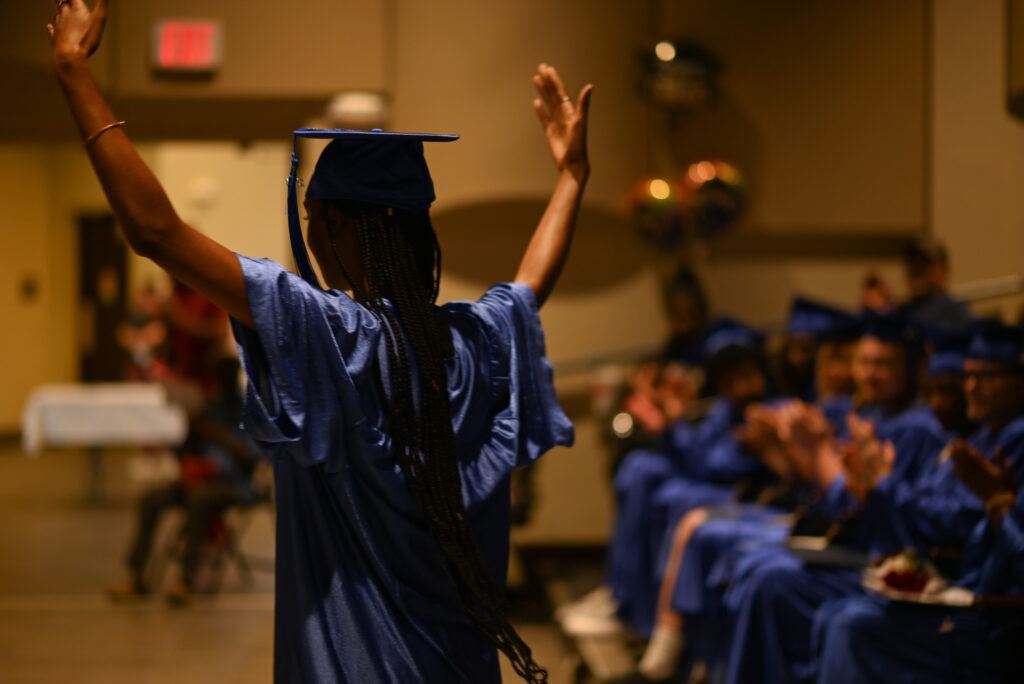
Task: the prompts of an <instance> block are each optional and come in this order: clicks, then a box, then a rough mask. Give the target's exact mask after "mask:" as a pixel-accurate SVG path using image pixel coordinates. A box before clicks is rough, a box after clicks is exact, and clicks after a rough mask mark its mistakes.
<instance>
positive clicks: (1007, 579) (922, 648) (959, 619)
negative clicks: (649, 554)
mask: <svg viewBox="0 0 1024 684" xmlns="http://www.w3.org/2000/svg"><path fill="white" fill-rule="evenodd" d="M975 331H976V333H977V334H976V335H975V336H974V339H973V340H972V343H971V347H970V348H969V350H968V352H967V356H968V358H967V361H966V362H965V363H964V370H965V377H966V388H965V389H966V396H967V400H968V413H969V414H970V416H971V417H972V418H973V419H974V420H976V421H978V422H981V423H982V427H981V428H980V429H979V430H978V432H977V433H976V434H975V435H973V436H972V437H971V439H969V440H968V442H967V443H966V444H963V443H959V444H956V445H955V446H954V447H953V448H951V449H950V450H949V453H950V458H949V459H948V460H947V461H946V462H944V463H943V464H942V467H941V469H940V471H939V472H940V473H941V476H942V477H941V478H937V479H941V480H944V482H943V483H942V484H944V485H945V487H946V491H945V501H944V502H943V503H944V504H945V507H946V512H947V515H951V514H953V510H952V509H953V508H954V507H956V508H960V509H966V510H969V511H971V512H972V513H974V515H972V516H971V518H972V519H974V520H976V522H975V525H974V527H973V529H970V530H969V531H968V533H967V534H966V535H964V537H963V538H962V539H961V540H960V541H961V542H963V541H964V539H966V544H965V546H966V548H965V550H964V554H963V559H962V563H961V567H960V577H959V579H958V580H957V581H956V584H957V585H958V586H961V587H964V588H966V589H969V590H970V591H972V592H974V593H975V594H978V595H982V596H987V597H990V602H991V603H998V602H999V599H998V598H997V599H995V600H991V597H1005V596H1019V595H1020V594H1022V593H1024V533H1022V529H1024V528H1022V527H1021V523H1022V521H1024V516H1022V513H1024V506H1022V504H1021V501H1022V500H1024V499H1022V497H1021V488H1020V484H1019V483H1022V482H1024V479H1022V478H1021V474H1022V468H1024V369H1022V367H1021V364H1020V352H1021V348H1022V345H1021V344H1020V335H1021V333H1020V330H1019V329H1016V328H1007V327H1005V326H1002V325H999V324H993V323H983V324H981V325H980V326H978V327H976V329H975ZM964 492H966V493H967V494H966V496H967V501H966V502H964V501H963V500H962V499H963V495H964ZM926 503H927V502H924V503H923V504H922V506H921V507H922V508H927V506H926ZM982 512H984V513H985V514H983V513H982ZM960 515H961V516H962V515H963V513H962V511H961V513H960ZM918 524H920V523H918ZM954 527H955V526H954ZM1022 611H1024V603H1022V604H1019V605H1018V606H1017V607H1016V609H1010V608H995V607H993V608H990V609H971V610H965V609H950V608H944V607H937V606H911V605H901V604H894V603H891V602H890V601H888V600H887V599H884V598H882V597H878V596H854V597H849V598H846V599H843V600H841V601H838V602H836V603H834V604H830V605H829V604H826V605H825V606H822V607H821V608H820V609H819V610H818V612H817V614H816V616H815V623H816V624H815V637H816V640H815V645H817V646H818V647H819V648H820V669H819V673H818V681H820V682H829V683H830V684H831V683H832V682H839V683H847V682H849V683H853V682H875V681H882V680H884V681H891V682H923V681H928V682H946V681H949V682H953V681H993V682H995V681H1020V678H1021V676H1022V673H1021V667H1020V665H1019V661H1018V659H1017V658H1016V657H1015V649H1016V648H1018V647H1019V642H1020V638H1021V637H1022V636H1024V621H1022V619H1021V616H1022ZM1010 670H1013V673H1012V674H1011V672H1010Z"/></svg>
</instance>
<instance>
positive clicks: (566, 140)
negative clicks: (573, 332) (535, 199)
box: [515, 64, 593, 306]
mask: <svg viewBox="0 0 1024 684" xmlns="http://www.w3.org/2000/svg"><path fill="white" fill-rule="evenodd" d="M533 84H534V86H535V87H536V88H537V92H538V93H539V94H540V97H539V98H537V99H536V100H534V101H533V108H534V109H535V110H536V112H537V116H538V117H540V122H541V125H543V126H544V134H545V135H546V137H547V141H548V146H549V147H550V148H551V154H552V156H553V157H554V158H555V164H556V165H557V166H558V182H557V183H556V184H555V191H554V192H553V193H552V195H551V200H550V201H549V202H548V206H547V209H545V210H544V215H543V216H542V217H541V219H540V223H539V224H537V229H536V230H535V231H534V232H533V237H532V238H531V239H530V244H529V246H528V247H527V248H526V254H524V255H523V260H522V262H520V264H519V271H518V272H517V273H516V278H515V282H517V283H524V284H526V285H529V286H530V287H531V288H532V289H533V292H534V294H535V295H536V297H537V305H538V306H541V305H542V304H543V303H544V302H545V301H546V300H547V298H548V295H550V294H551V290H553V289H554V287H555V283H556V282H557V281H558V276H559V275H560V274H561V272H562V267H563V266H564V265H565V260H566V257H568V255H569V247H570V246H571V244H572V235H573V231H574V229H575V228H576V217H577V216H578V214H579V210H580V199H581V198H582V197H583V188H584V186H585V185H586V184H587V177H588V176H589V175H590V161H589V160H588V159H587V112H588V110H589V109H590V93H591V91H592V90H593V86H591V85H589V84H588V85H586V86H584V87H583V90H582V91H580V96H579V100H578V101H577V102H576V104H573V102H572V98H570V97H569V96H568V95H567V94H566V91H565V86H564V85H562V81H561V79H560V78H559V77H558V72H556V71H555V69H554V67H551V66H548V65H547V64H541V65H540V66H539V67H538V68H537V74H536V75H535V76H534V77H533Z"/></svg>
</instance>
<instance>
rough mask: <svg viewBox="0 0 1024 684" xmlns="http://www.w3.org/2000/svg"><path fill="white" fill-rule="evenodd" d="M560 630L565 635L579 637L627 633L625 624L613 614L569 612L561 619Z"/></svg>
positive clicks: (622, 634)
mask: <svg viewBox="0 0 1024 684" xmlns="http://www.w3.org/2000/svg"><path fill="white" fill-rule="evenodd" d="M561 623H562V631H563V632H565V634H566V635H567V636H570V637H573V638H576V639H579V638H581V637H617V636H625V635H626V634H627V633H628V630H627V629H626V625H624V624H623V623H622V621H621V620H619V619H618V618H617V617H615V615H614V614H612V615H587V614H586V613H569V614H568V615H566V616H565V617H564V618H563V619H562V621H561Z"/></svg>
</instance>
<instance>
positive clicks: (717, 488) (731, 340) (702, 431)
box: [606, 318, 767, 634]
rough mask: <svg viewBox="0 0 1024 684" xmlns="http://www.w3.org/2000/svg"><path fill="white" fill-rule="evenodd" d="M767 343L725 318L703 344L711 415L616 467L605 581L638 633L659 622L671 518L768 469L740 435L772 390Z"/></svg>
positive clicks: (676, 427)
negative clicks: (754, 406)
mask: <svg viewBox="0 0 1024 684" xmlns="http://www.w3.org/2000/svg"><path fill="white" fill-rule="evenodd" d="M761 344H763V336H761V335H760V333H757V332H756V331H754V330H751V329H750V328H747V327H746V326H742V325H740V324H738V323H736V322H735V321H733V320H731V319H726V318H722V319H720V320H719V321H718V323H717V328H716V330H715V332H714V333H712V334H710V335H709V336H708V338H707V340H706V342H705V354H706V357H707V358H708V367H709V369H710V370H711V382H712V384H713V385H714V386H715V388H716V391H717V393H718V394H717V396H716V398H715V399H714V400H712V402H711V405H710V407H709V409H708V411H707V414H706V415H705V416H704V418H703V419H702V420H700V421H699V422H696V423H694V422H690V421H687V420H680V421H677V422H676V423H675V424H673V425H672V426H671V427H670V428H669V430H668V431H667V432H666V435H665V442H664V443H665V446H664V448H663V450H661V451H653V450H636V451H633V452H630V453H629V454H627V456H626V458H625V459H624V460H623V462H622V465H621V466H620V468H619V470H618V472H617V473H616V476H615V482H614V484H615V492H616V499H617V503H618V511H617V513H616V521H615V529H614V531H613V534H612V539H611V542H610V544H609V549H608V560H607V562H606V572H607V580H608V585H609V586H610V588H611V590H612V595H613V596H614V598H615V601H616V604H617V608H618V614H619V617H621V618H622V619H623V620H624V621H625V623H626V624H628V625H629V626H630V627H631V628H632V629H633V630H635V631H637V632H638V633H641V634H645V633H648V632H649V631H650V629H651V627H652V625H653V619H654V610H655V602H656V598H657V591H658V565H659V563H658V561H659V555H660V552H661V545H662V540H663V538H664V534H665V530H666V529H667V528H668V526H669V524H670V523H669V519H670V518H671V517H673V516H675V517H678V516H679V515H681V514H682V512H685V511H686V510H689V508H692V507H694V506H700V505H710V504H713V503H717V502H721V501H727V500H729V499H730V498H731V497H732V492H733V486H734V484H735V483H736V481H737V480H739V479H740V478H742V477H745V476H750V475H756V474H758V473H759V472H760V471H762V470H763V468H762V466H761V465H760V463H759V462H758V461H757V460H756V459H755V458H754V457H752V456H751V455H749V454H746V453H744V452H743V449H742V446H741V445H740V444H739V441H738V440H737V439H736V436H735V434H734V433H735V430H736V428H737V427H738V426H739V425H740V424H741V423H742V421H743V411H744V409H745V407H746V406H747V405H749V404H750V403H752V402H753V401H755V400H758V399H760V398H762V397H763V395H764V393H765V391H766V389H767V375H766V373H765V369H764V362H763V358H762V357H761V355H760V353H759V351H758V349H759V348H760V346H761ZM675 507H681V508H682V511H681V512H675V511H674V510H672V509H673V508H675Z"/></svg>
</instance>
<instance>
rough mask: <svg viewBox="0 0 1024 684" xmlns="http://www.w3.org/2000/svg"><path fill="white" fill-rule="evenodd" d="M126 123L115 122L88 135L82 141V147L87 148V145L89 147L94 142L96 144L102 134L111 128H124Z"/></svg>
mask: <svg viewBox="0 0 1024 684" xmlns="http://www.w3.org/2000/svg"><path fill="white" fill-rule="evenodd" d="M126 123H128V122H127V121H115V122H114V123H108V124H107V125H106V126H104V127H103V128H101V129H100V130H98V131H96V132H95V133H93V134H92V135H90V136H89V137H88V138H86V139H85V140H83V141H82V146H83V147H89V145H91V144H93V143H94V142H96V139H97V138H99V137H100V136H101V135H103V134H104V133H106V132H107V131H109V130H110V129H112V128H120V127H121V126H124V125H125V124H126Z"/></svg>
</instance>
